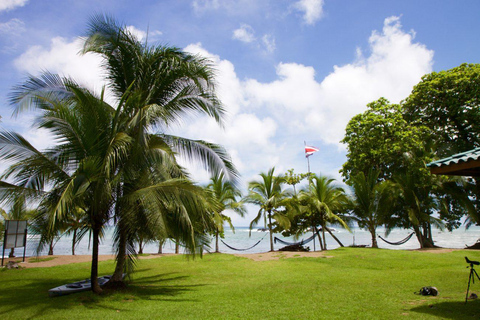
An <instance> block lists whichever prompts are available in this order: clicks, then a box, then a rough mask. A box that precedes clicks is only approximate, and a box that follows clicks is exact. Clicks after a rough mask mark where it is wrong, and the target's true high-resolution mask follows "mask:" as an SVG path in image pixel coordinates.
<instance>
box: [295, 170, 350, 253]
mask: <svg viewBox="0 0 480 320" xmlns="http://www.w3.org/2000/svg"><path fill="white" fill-rule="evenodd" d="M334 182H335V180H334V179H329V178H327V177H326V176H322V175H315V174H313V175H311V177H310V183H309V185H308V186H307V187H306V188H304V189H302V190H301V191H300V193H299V195H298V201H299V204H300V207H301V208H302V209H303V210H302V209H301V212H302V213H303V228H306V227H307V226H311V227H312V228H313V229H314V231H315V233H317V226H320V227H321V228H322V229H321V233H322V238H323V241H322V238H320V234H319V235H318V240H319V243H320V246H321V247H322V250H326V249H327V243H326V241H325V231H328V224H334V225H341V226H342V227H344V228H346V229H347V230H349V227H348V225H347V223H346V222H345V221H344V220H343V219H342V213H345V211H346V208H347V204H348V198H347V195H346V194H345V191H344V190H343V188H341V187H338V186H336V185H334ZM329 233H330V235H332V236H333V234H332V233H331V232H329ZM333 237H334V236H333ZM334 238H335V237H334ZM335 240H337V241H339V240H338V239H336V238H335ZM339 244H340V245H341V246H343V245H342V244H341V243H339Z"/></svg>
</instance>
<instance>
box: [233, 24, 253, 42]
mask: <svg viewBox="0 0 480 320" xmlns="http://www.w3.org/2000/svg"><path fill="white" fill-rule="evenodd" d="M254 33H255V31H254V30H253V28H252V27H251V26H249V25H248V24H242V25H241V26H240V28H238V29H235V30H233V36H232V38H233V39H236V40H240V41H242V42H246V43H250V42H253V41H255V35H254Z"/></svg>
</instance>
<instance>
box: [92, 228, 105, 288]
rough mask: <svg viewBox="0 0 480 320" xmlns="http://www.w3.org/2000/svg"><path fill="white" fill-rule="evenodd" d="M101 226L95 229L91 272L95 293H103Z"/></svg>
mask: <svg viewBox="0 0 480 320" xmlns="http://www.w3.org/2000/svg"><path fill="white" fill-rule="evenodd" d="M99 235H100V226H94V227H93V246H92V268H91V272H90V281H91V284H92V291H93V292H94V293H97V294H100V293H102V291H103V290H102V288H100V285H99V284H98V245H99Z"/></svg>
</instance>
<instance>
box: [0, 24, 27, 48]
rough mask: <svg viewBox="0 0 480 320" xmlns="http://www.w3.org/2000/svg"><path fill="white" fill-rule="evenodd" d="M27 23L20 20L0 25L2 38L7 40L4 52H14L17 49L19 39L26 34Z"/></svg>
mask: <svg viewBox="0 0 480 320" xmlns="http://www.w3.org/2000/svg"><path fill="white" fill-rule="evenodd" d="M25 31H26V28H25V23H24V22H23V21H22V20H19V19H11V20H10V21H7V22H4V23H0V36H2V37H3V38H4V39H5V42H4V44H5V45H4V46H3V47H2V49H1V50H2V51H3V52H13V51H15V50H16V48H17V42H18V40H19V38H21V36H22V35H23V34H24V33H25Z"/></svg>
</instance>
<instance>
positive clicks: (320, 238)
mask: <svg viewBox="0 0 480 320" xmlns="http://www.w3.org/2000/svg"><path fill="white" fill-rule="evenodd" d="M313 230H315V233H316V234H317V237H318V243H319V244H320V251H323V250H325V249H324V248H323V241H322V237H321V236H320V232H318V229H317V227H315V226H313Z"/></svg>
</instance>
